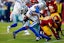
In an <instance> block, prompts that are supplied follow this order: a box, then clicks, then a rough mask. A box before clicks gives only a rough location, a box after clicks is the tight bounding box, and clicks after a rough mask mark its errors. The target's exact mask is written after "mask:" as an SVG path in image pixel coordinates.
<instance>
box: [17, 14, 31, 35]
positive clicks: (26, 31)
mask: <svg viewBox="0 0 64 43" xmlns="http://www.w3.org/2000/svg"><path fill="white" fill-rule="evenodd" d="M22 16H24V15H22V14H19V15H18V20H19V21H21V22H22V24H24V20H23V19H24V17H22ZM24 32H25V34H24V35H30V33H29V31H28V30H24Z"/></svg>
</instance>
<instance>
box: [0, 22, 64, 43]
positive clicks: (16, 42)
mask: <svg viewBox="0 0 64 43" xmlns="http://www.w3.org/2000/svg"><path fill="white" fill-rule="evenodd" d="M11 24H12V23H5V22H4V23H1V22H0V43H64V36H61V35H60V36H61V38H62V39H61V40H56V39H55V37H54V36H52V39H51V40H50V41H48V42H46V41H45V39H41V40H39V41H36V40H35V35H34V34H33V33H32V32H31V31H30V30H29V32H30V33H31V35H28V36H26V35H23V34H24V31H22V32H20V33H18V34H17V37H16V39H13V31H15V30H17V29H19V28H20V27H21V26H22V24H21V23H18V26H17V27H15V28H12V29H11V30H10V33H9V34H7V32H6V29H7V26H8V25H11ZM62 29H64V25H62Z"/></svg>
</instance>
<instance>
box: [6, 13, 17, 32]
mask: <svg viewBox="0 0 64 43" xmlns="http://www.w3.org/2000/svg"><path fill="white" fill-rule="evenodd" d="M16 26H17V16H16V15H15V14H13V24H12V25H10V26H8V27H7V33H9V30H10V29H11V28H13V27H16Z"/></svg>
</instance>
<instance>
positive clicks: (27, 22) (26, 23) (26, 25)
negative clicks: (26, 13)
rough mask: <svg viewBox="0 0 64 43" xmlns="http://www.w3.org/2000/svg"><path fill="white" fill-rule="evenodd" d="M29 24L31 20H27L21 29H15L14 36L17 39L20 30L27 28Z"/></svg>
mask: <svg viewBox="0 0 64 43" xmlns="http://www.w3.org/2000/svg"><path fill="white" fill-rule="evenodd" d="M28 25H29V21H26V22H25V24H24V25H23V26H22V27H21V28H20V29H18V30H16V31H14V32H13V37H14V39H15V37H16V34H17V33H18V32H20V31H22V30H27V27H28Z"/></svg>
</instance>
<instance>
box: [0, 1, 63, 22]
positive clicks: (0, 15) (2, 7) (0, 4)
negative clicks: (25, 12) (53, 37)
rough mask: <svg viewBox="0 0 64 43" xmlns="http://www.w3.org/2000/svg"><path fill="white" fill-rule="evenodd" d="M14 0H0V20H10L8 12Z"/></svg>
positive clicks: (10, 10) (9, 12) (11, 9)
mask: <svg viewBox="0 0 64 43" xmlns="http://www.w3.org/2000/svg"><path fill="white" fill-rule="evenodd" d="M56 1H60V3H61V4H62V6H61V7H62V10H61V12H62V13H61V16H62V21H64V0H56ZM14 2H15V0H0V22H10V14H11V12H12V11H13V7H14Z"/></svg>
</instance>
